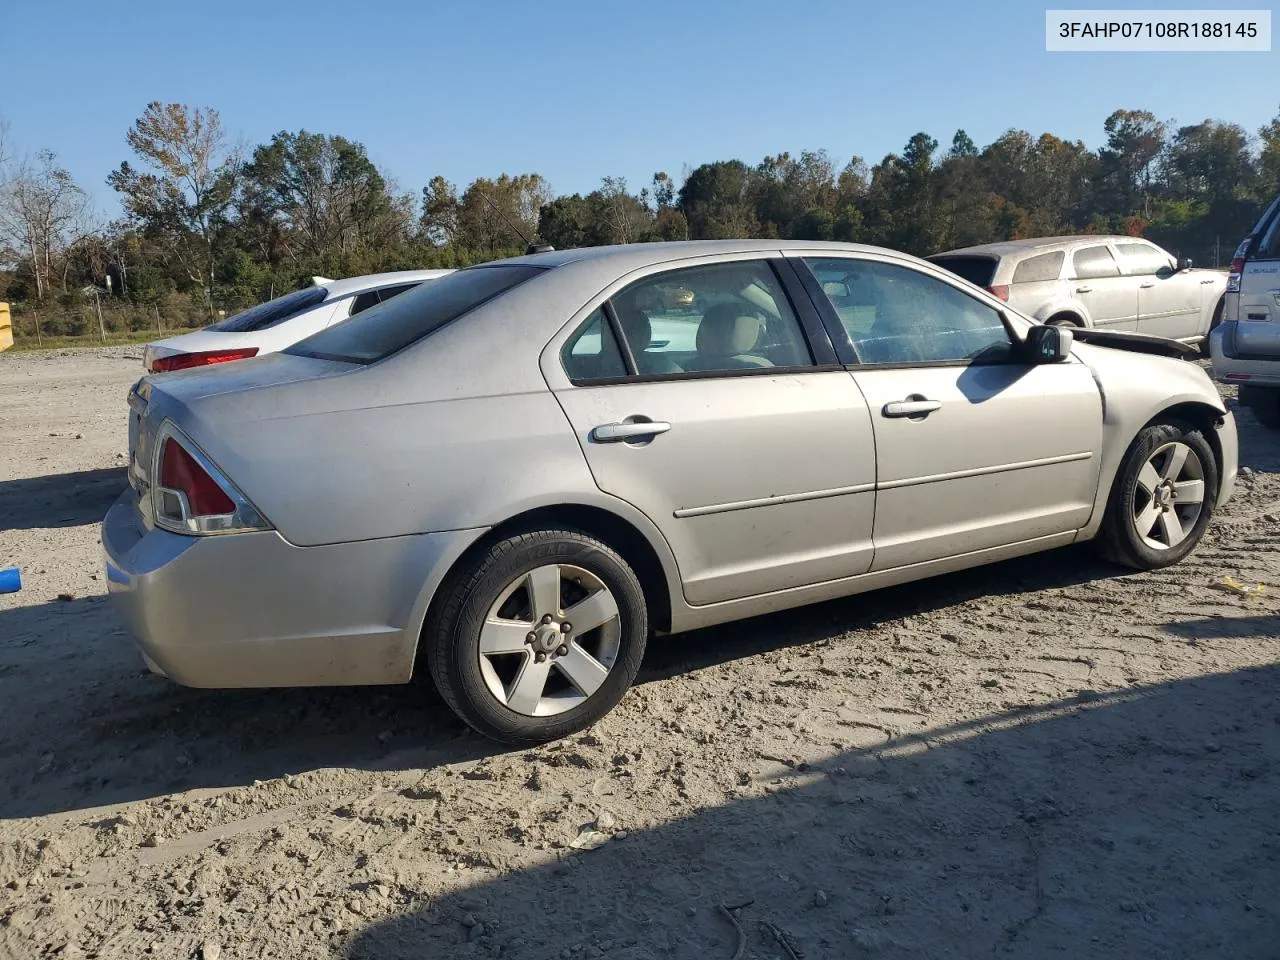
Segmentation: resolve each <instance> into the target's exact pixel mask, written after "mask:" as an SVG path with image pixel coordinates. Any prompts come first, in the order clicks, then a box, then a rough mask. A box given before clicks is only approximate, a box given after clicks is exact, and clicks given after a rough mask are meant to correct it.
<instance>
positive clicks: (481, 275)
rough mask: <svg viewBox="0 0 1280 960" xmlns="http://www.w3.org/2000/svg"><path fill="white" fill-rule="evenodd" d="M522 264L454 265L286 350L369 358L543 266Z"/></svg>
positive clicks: (391, 350)
mask: <svg viewBox="0 0 1280 960" xmlns="http://www.w3.org/2000/svg"><path fill="white" fill-rule="evenodd" d="M543 269H544V268H543V267H529V266H523V265H515V264H512V265H504V266H480V267H468V268H467V269H465V270H458V271H456V272H455V273H450V274H448V275H446V276H443V277H441V278H440V279H439V280H433V281H432V282H431V283H424V284H421V285H420V286H418V287H417V288H416V289H414V290H410V291H409V292H407V293H405V294H404V295H403V296H399V297H396V298H395V299H394V300H392V301H391V302H390V303H388V304H387V305H386V307H387V309H385V310H376V311H374V312H372V313H369V312H366V313H362V314H357V315H356V316H354V317H348V318H347V319H346V320H343V321H342V322H341V323H337V324H334V325H333V326H332V327H329V328H328V329H325V330H321V331H320V332H319V333H317V334H313V335H312V336H310V337H307V338H306V339H305V340H302V341H299V342H298V343H296V344H294V345H293V346H292V347H290V348H289V349H288V350H286V351H284V352H285V353H293V354H297V355H298V356H303V357H318V358H320V359H322V360H343V361H346V362H347V363H373V362H374V361H375V360H381V359H382V358H383V357H386V356H389V355H391V354H393V353H395V352H396V351H397V350H402V349H404V348H405V347H407V346H409V344H411V343H414V342H415V341H418V340H421V339H422V338H423V337H425V336H427V335H428V334H430V333H433V332H434V331H436V330H439V329H440V328H441V327H443V326H444V325H445V324H447V323H451V322H453V321H454V320H457V319H458V318H459V317H461V316H462V315H463V314H466V313H470V312H471V311H472V310H474V309H475V308H476V307H478V306H480V305H481V304H483V303H487V302H488V301H490V300H492V299H494V298H495V297H498V296H500V295H501V294H503V293H506V292H507V291H508V290H510V289H511V288H512V287H515V286H517V285H519V284H521V283H524V282H525V281H526V280H529V279H530V278H532V277H535V276H537V275H538V274H539V273H541V272H542V271H543Z"/></svg>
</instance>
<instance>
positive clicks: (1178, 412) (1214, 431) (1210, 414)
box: [1146, 401, 1222, 477]
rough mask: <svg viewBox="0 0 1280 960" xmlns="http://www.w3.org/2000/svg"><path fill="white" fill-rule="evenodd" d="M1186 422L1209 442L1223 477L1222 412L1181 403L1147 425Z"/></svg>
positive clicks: (1192, 403)
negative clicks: (1173, 420)
mask: <svg viewBox="0 0 1280 960" xmlns="http://www.w3.org/2000/svg"><path fill="white" fill-rule="evenodd" d="M1171 418H1172V419H1175V420H1185V421H1186V422H1187V423H1189V424H1191V425H1192V426H1194V427H1196V428H1197V429H1198V430H1199V431H1200V432H1201V433H1203V434H1204V438H1205V439H1206V440H1208V441H1209V446H1210V447H1212V448H1213V457H1214V459H1215V460H1217V461H1218V476H1219V477H1221V476H1222V443H1221V441H1220V440H1219V439H1218V421H1219V420H1221V419H1222V411H1221V410H1217V409H1215V408H1214V407H1211V406H1209V404H1207V403H1196V402H1195V401H1191V402H1189V403H1179V404H1177V405H1176V406H1173V407H1169V408H1168V409H1166V410H1161V411H1160V412H1159V413H1158V414H1156V415H1155V416H1154V417H1152V418H1151V419H1150V420H1149V421H1148V422H1147V424H1146V426H1150V425H1151V424H1153V423H1155V422H1156V421H1158V420H1168V419H1171Z"/></svg>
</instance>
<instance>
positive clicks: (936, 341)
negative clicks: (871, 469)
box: [804, 254, 1102, 570]
mask: <svg viewBox="0 0 1280 960" xmlns="http://www.w3.org/2000/svg"><path fill="white" fill-rule="evenodd" d="M804 264H805V265H807V266H808V267H809V268H810V269H811V270H812V271H813V273H814V274H816V275H820V276H823V277H825V278H827V282H826V283H825V284H823V285H822V286H820V287H819V286H817V285H816V284H809V288H810V290H811V291H812V292H814V293H815V295H818V296H822V297H823V298H824V300H825V302H824V303H823V304H821V307H822V309H823V313H824V316H825V318H826V319H827V322H828V328H829V329H830V330H831V334H832V338H833V341H834V342H835V345H836V348H837V351H838V352H839V353H841V354H842V359H846V360H847V362H849V363H850V364H851V368H852V369H853V371H854V372H853V379H854V380H855V382H856V383H857V385H858V387H859V388H860V390H861V391H862V394H863V396H864V397H865V398H866V402H867V406H868V408H869V410H870V412H871V419H872V423H873V425H874V426H873V430H874V434H875V443H876V516H875V524H874V529H873V541H874V545H875V556H874V560H873V564H872V569H873V570H885V569H891V568H894V567H902V566H907V565H909V564H914V563H921V562H925V561H929V560H936V559H940V558H943V557H951V556H956V555H960V554H966V553H972V552H975V551H980V550H984V549H988V548H993V547H999V546H1004V545H1007V544H1013V543H1020V542H1025V541H1035V540H1039V539H1042V538H1049V537H1053V536H1054V535H1056V534H1065V533H1068V532H1071V531H1075V530H1078V529H1079V528H1080V527H1082V526H1084V525H1085V524H1086V523H1087V522H1088V520H1089V516H1090V514H1091V512H1092V510H1093V502H1094V495H1095V493H1096V491H1097V486H1098V471H1099V455H1100V451H1101V441H1102V405H1101V400H1100V397H1099V395H1098V388H1097V385H1096V384H1095V383H1094V380H1093V376H1092V374H1091V373H1090V371H1089V368H1088V367H1086V366H1085V365H1084V364H1083V363H1080V362H1079V361H1077V360H1075V359H1074V358H1071V359H1068V360H1066V361H1064V362H1061V363H1054V364H1040V365H1033V364H1028V363H1025V362H1022V361H1021V360H1020V359H1019V356H1020V354H1018V353H1017V352H1016V351H1015V349H1014V346H1013V337H1012V336H1011V333H1010V331H1009V329H1008V328H1007V327H1006V325H1005V320H1004V318H1003V317H1002V315H1001V313H1000V311H999V310H998V309H997V308H996V307H995V306H993V305H992V304H991V303H989V302H987V301H986V300H984V299H979V298H978V297H976V296H973V295H971V294H970V293H968V292H967V291H966V290H965V289H964V288H962V287H961V286H960V285H958V284H956V283H952V282H951V281H950V279H946V278H944V277H943V276H942V275H941V274H939V275H934V274H932V273H926V272H924V271H923V270H920V269H919V268H917V267H915V266H914V265H909V264H906V263H903V262H901V261H897V262H895V261H894V260H892V259H891V258H888V257H876V256H873V255H870V254H868V255H866V256H865V257H861V258H845V257H839V258H837V257H811V256H806V257H804ZM835 274H840V275H841V277H840V279H839V280H838V281H836V280H834V275H835ZM832 291H835V293H836V294H837V295H836V296H832Z"/></svg>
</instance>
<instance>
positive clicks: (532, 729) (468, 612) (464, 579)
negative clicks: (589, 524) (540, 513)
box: [423, 529, 649, 744]
mask: <svg viewBox="0 0 1280 960" xmlns="http://www.w3.org/2000/svg"><path fill="white" fill-rule="evenodd" d="M648 631H649V621H648V613H647V610H646V608H645V602H644V594H643V592H642V590H641V587H640V582H639V580H638V579H637V577H636V575H635V572H634V571H633V570H632V569H631V568H630V566H628V565H627V563H626V561H625V560H623V559H622V557H621V556H619V555H618V553H617V552H616V551H614V550H613V549H612V548H611V547H609V546H608V545H606V544H604V543H602V542H600V541H599V540H597V539H595V538H593V537H591V536H588V535H587V534H585V533H581V532H579V531H575V530H550V529H547V530H532V531H529V532H526V533H520V534H516V535H514V536H511V537H507V538H505V539H502V540H499V541H496V542H494V543H491V544H489V545H488V546H487V547H486V548H485V549H483V550H481V551H480V552H479V553H478V554H477V555H476V556H474V557H472V558H471V559H470V560H469V562H466V563H464V564H463V565H462V567H461V568H460V569H458V570H457V571H455V572H454V573H453V574H452V575H451V577H450V579H449V581H448V583H446V584H445V585H444V586H443V587H442V588H441V594H440V598H439V600H438V601H437V602H436V603H435V604H433V606H432V611H431V613H430V614H429V616H428V620H427V626H426V629H425V631H424V633H423V643H424V645H425V648H426V655H427V664H428V667H429V668H430V671H431V676H432V678H433V679H434V681H435V684H436V687H437V688H438V689H439V690H440V693H441V695H442V696H443V697H444V698H445V700H446V701H447V702H448V703H449V705H450V706H451V707H453V709H454V710H455V711H456V712H457V713H458V714H459V715H460V716H461V717H462V718H463V719H464V720H466V721H467V723H469V724H471V726H473V727H474V728H475V729H477V730H479V731H480V732H481V733H484V734H486V735H488V736H491V737H494V738H495V739H498V740H503V741H505V742H507V743H515V744H527V743H538V742H542V741H545V740H553V739H556V738H557V737H563V736H566V735H567V734H570V733H573V732H574V731H576V730H580V729H582V728H583V727H586V726H588V725H589V724H591V723H593V722H594V721H595V720H597V719H598V718H599V717H601V716H603V715H604V714H605V713H606V712H608V711H609V710H610V709H611V708H612V707H613V706H614V704H616V703H617V702H618V700H620V699H621V698H622V695H623V693H625V692H626V690H627V687H629V686H630V684H631V681H632V679H633V678H634V677H635V674H636V671H637V670H638V669H639V667H640V659H641V657H642V656H643V654H644V646H645V640H646V638H647V636H648Z"/></svg>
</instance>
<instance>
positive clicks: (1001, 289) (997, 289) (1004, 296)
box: [987, 283, 1009, 303]
mask: <svg viewBox="0 0 1280 960" xmlns="http://www.w3.org/2000/svg"><path fill="white" fill-rule="evenodd" d="M987 292H988V293H990V294H991V295H992V296H995V297H998V298H999V299H1001V300H1003V301H1004V302H1005V303H1008V302H1009V284H1007V283H996V284H992V285H991V286H989V287H987Z"/></svg>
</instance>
